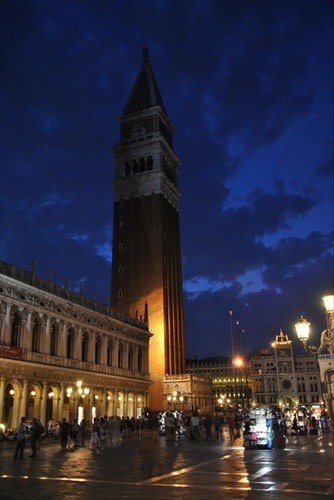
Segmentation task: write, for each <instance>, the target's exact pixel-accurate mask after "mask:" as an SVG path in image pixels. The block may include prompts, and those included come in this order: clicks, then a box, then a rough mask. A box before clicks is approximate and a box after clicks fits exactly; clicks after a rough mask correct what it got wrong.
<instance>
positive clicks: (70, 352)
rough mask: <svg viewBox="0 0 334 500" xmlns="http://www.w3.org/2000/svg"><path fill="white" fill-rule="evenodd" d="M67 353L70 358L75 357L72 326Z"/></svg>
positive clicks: (69, 332) (68, 337)
mask: <svg viewBox="0 0 334 500" xmlns="http://www.w3.org/2000/svg"><path fill="white" fill-rule="evenodd" d="M66 355H67V358H68V359H73V358H74V330H73V328H70V329H69V331H68V334H67V346H66Z"/></svg>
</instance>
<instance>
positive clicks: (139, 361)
mask: <svg viewBox="0 0 334 500" xmlns="http://www.w3.org/2000/svg"><path fill="white" fill-rule="evenodd" d="M138 371H139V372H142V371H143V353H142V351H141V349H139V351H138Z"/></svg>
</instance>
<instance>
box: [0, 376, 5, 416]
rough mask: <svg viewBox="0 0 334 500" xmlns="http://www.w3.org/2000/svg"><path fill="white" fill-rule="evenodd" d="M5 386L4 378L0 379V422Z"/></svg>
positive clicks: (2, 414)
mask: <svg viewBox="0 0 334 500" xmlns="http://www.w3.org/2000/svg"><path fill="white" fill-rule="evenodd" d="M5 385H6V380H5V378H4V377H0V422H2V421H3V416H4V412H3V409H4V404H5Z"/></svg>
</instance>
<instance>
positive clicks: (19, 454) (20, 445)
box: [14, 417, 27, 460]
mask: <svg viewBox="0 0 334 500" xmlns="http://www.w3.org/2000/svg"><path fill="white" fill-rule="evenodd" d="M25 421H26V418H25V417H22V418H21V421H20V423H19V425H18V429H17V442H16V448H15V454H14V460H23V459H24V456H23V451H24V448H25V445H26V436H27V429H26V427H25V425H24V423H25Z"/></svg>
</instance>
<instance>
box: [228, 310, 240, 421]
mask: <svg viewBox="0 0 334 500" xmlns="http://www.w3.org/2000/svg"><path fill="white" fill-rule="evenodd" d="M232 315H233V311H230V330H231V343H232V365H233V378H234V393H235V410H236V411H238V394H237V374H236V366H235V349H234V330H233V319H232Z"/></svg>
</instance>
